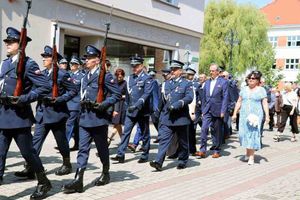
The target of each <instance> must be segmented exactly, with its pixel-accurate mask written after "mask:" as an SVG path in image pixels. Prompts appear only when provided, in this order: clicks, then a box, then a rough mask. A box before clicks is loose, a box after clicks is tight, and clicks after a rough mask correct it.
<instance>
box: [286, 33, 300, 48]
mask: <svg viewBox="0 0 300 200" xmlns="http://www.w3.org/2000/svg"><path fill="white" fill-rule="evenodd" d="M286 46H287V47H300V35H290V36H287V41H286Z"/></svg>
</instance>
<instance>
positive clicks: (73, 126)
mask: <svg viewBox="0 0 300 200" xmlns="http://www.w3.org/2000/svg"><path fill="white" fill-rule="evenodd" d="M79 118H80V113H79V111H77V110H71V111H70V117H69V118H68V120H67V123H66V135H67V139H68V141H69V142H70V140H71V138H72V136H73V137H74V140H75V141H79Z"/></svg>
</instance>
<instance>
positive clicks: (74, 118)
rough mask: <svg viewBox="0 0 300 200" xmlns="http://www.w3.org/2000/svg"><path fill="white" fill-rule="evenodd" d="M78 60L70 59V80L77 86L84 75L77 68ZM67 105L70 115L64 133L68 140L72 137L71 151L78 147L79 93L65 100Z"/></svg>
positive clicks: (75, 58)
mask: <svg viewBox="0 0 300 200" xmlns="http://www.w3.org/2000/svg"><path fill="white" fill-rule="evenodd" d="M80 63H81V62H80V60H79V58H78V57H76V56H73V57H72V58H71V61H70V69H71V70H70V72H69V74H70V76H71V81H72V82H73V83H75V84H76V85H77V86H78V87H79V88H80V85H81V79H82V78H83V77H84V76H85V74H84V73H82V72H81V71H80V70H79V66H80ZM67 106H68V109H69V112H70V117H69V118H68V120H67V124H66V135H67V139H68V141H69V142H70V140H71V137H72V135H73V137H74V146H73V147H72V148H70V150H71V151H76V150H78V147H79V117H80V93H78V94H77V95H76V96H75V97H74V98H73V99H71V100H70V101H68V102H67Z"/></svg>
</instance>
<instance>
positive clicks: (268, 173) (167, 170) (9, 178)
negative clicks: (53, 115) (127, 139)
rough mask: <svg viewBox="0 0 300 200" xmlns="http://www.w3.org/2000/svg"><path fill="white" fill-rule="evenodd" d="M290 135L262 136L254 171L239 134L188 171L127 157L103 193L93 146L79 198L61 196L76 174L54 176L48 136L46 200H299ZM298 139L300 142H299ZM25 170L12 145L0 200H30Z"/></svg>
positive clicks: (295, 146) (297, 153) (299, 165)
mask: <svg viewBox="0 0 300 200" xmlns="http://www.w3.org/2000/svg"><path fill="white" fill-rule="evenodd" d="M286 131H287V132H285V137H284V138H283V141H282V142H279V143H275V142H273V140H272V137H273V135H274V134H275V132H269V131H265V132H264V137H263V144H264V148H263V149H262V150H260V151H258V152H256V153H257V155H256V159H255V164H254V165H253V166H248V165H247V163H246V162H243V161H242V160H241V159H242V156H243V155H244V153H245V150H244V149H243V148H241V147H240V146H239V142H238V135H237V134H234V135H232V136H231V137H230V139H229V140H227V142H226V144H225V145H224V146H223V151H222V157H220V158H218V159H213V158H211V157H210V156H209V157H207V158H206V159H196V158H195V157H192V156H191V157H190V160H189V163H188V167H187V168H186V169H184V170H177V169H176V166H177V161H176V160H169V159H166V161H165V163H164V166H163V171H162V172H156V171H154V170H153V168H151V167H150V166H149V163H144V164H138V163H137V160H138V159H139V156H140V154H141V153H140V152H137V153H131V152H129V151H128V153H127V154H126V162H125V163H124V164H114V163H113V162H111V183H110V184H108V185H105V186H100V187H96V186H93V181H94V180H95V179H96V178H97V177H98V176H100V174H101V170H102V169H101V164H100V161H99V158H97V157H96V156H95V153H96V149H95V145H94V144H93V146H92V150H91V152H90V158H89V165H88V168H87V170H86V172H85V176H84V184H85V188H84V190H85V191H84V192H83V193H76V194H63V193H62V192H61V186H62V184H63V183H66V182H68V181H69V180H71V179H72V178H73V177H74V175H75V174H74V173H72V174H70V175H67V176H62V177H59V176H56V175H55V174H54V171H55V169H56V168H58V167H59V166H60V165H61V163H62V160H61V156H60V154H59V153H58V152H57V151H56V150H55V149H54V147H55V146H56V143H55V140H54V137H53V135H52V134H49V135H48V138H47V139H46V142H45V143H44V146H43V150H42V153H41V159H42V162H43V164H44V167H45V168H46V169H47V174H48V177H49V179H50V180H51V182H52V185H53V189H52V190H51V192H50V193H49V196H48V198H47V199H49V200H73V199H74V200H75V199H76V200H80V199H84V200H95V199H105V200H123V199H124V200H125V199H132V200H138V199H145V200H147V199H151V200H153V199H155V200H160V199H164V200H166V199H171V200H181V199H182V200H187V199H201V200H219V199H229V200H240V199H241V200H243V199H247V200H250V199H251V200H252V199H253V200H279V199H280V200H281V199H288V200H297V199H299V200H300V141H298V142H294V143H292V142H290V134H289V133H288V131H289V129H288V128H286ZM198 132H199V130H198ZM151 133H152V135H153V139H155V137H154V136H155V135H157V132H156V131H155V129H154V128H153V126H152V125H151ZM198 135H199V134H198ZM115 138H116V140H114V141H113V143H112V145H111V149H110V153H111V156H113V155H115V153H116V150H117V144H118V143H119V138H117V136H116V137H115ZM298 138H299V140H300V136H298ZM132 139H133V136H132ZM152 141H153V140H152ZM197 147H198V148H199V145H197ZM156 153H157V144H153V143H152V144H151V151H150V159H154V158H155V155H156ZM76 156H77V152H72V153H71V160H72V164H73V171H74V172H75V169H76ZM22 164H23V158H22V156H21V155H20V153H19V150H18V148H17V147H16V145H15V143H14V142H12V145H11V147H10V151H9V153H8V157H7V162H6V171H5V176H4V184H3V185H1V186H0V200H5V199H9V200H12V199H29V196H30V194H31V193H32V192H33V191H34V189H35V185H36V181H22V180H19V179H17V178H16V177H15V176H14V175H13V174H14V172H15V171H18V170H21V169H22V168H23V166H22Z"/></svg>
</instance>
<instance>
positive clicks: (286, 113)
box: [278, 105, 299, 134]
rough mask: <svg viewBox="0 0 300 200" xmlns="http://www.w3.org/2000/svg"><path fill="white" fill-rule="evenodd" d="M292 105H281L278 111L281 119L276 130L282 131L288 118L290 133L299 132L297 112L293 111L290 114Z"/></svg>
mask: <svg viewBox="0 0 300 200" xmlns="http://www.w3.org/2000/svg"><path fill="white" fill-rule="evenodd" d="M292 108H293V107H292V106H289V105H284V106H283V107H282V111H281V113H280V115H281V120H280V123H279V126H278V132H280V133H282V132H283V131H284V128H285V125H286V121H287V119H288V118H290V124H291V126H292V133H297V134H298V133H299V130H298V124H297V114H296V112H294V114H293V115H290V112H291V110H292Z"/></svg>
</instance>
